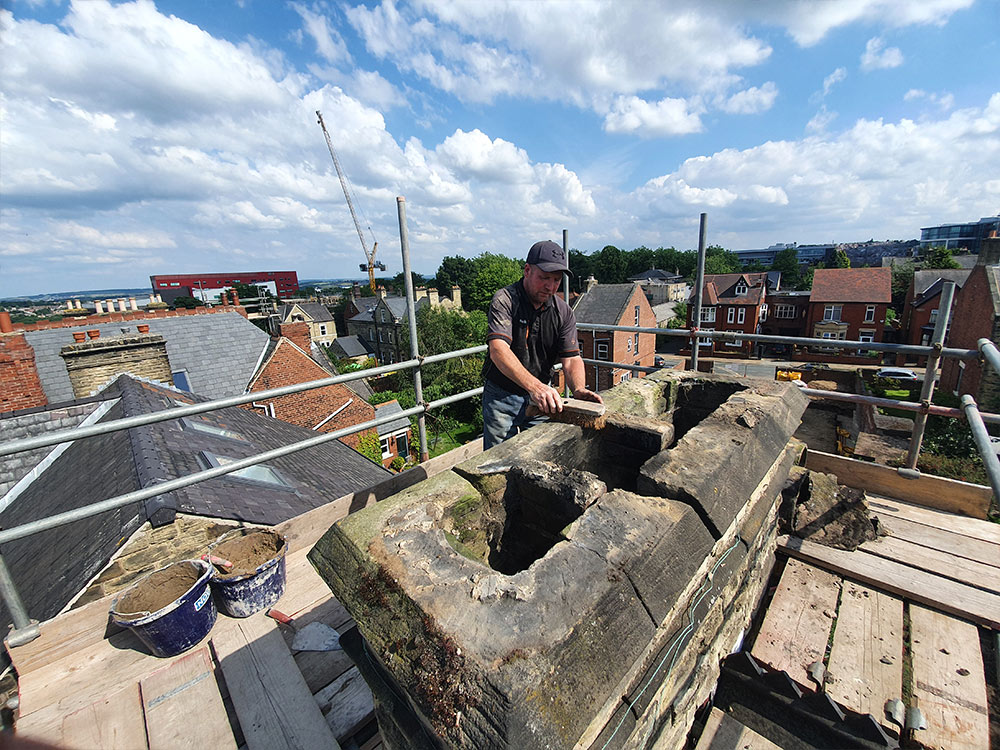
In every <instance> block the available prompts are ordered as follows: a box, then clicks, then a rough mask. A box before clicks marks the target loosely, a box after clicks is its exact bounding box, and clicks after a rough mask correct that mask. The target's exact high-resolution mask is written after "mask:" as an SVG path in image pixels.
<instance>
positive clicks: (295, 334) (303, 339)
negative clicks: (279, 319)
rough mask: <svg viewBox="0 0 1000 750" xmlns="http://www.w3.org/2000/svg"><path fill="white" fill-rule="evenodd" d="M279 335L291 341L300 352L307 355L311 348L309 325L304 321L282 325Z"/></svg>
mask: <svg viewBox="0 0 1000 750" xmlns="http://www.w3.org/2000/svg"><path fill="white" fill-rule="evenodd" d="M280 331H281V335H282V336H284V337H285V338H286V339H288V340H289V341H291V342H292V343H293V344H295V345H296V346H297V347H299V348H300V349H302V351H304V352H306V353H307V354H308V353H309V350H310V349H311V348H312V336H311V335H310V333H309V324H308V323H306V322H305V321H299V322H297V323H282V324H281V327H280Z"/></svg>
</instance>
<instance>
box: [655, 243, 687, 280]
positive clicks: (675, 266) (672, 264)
mask: <svg viewBox="0 0 1000 750" xmlns="http://www.w3.org/2000/svg"><path fill="white" fill-rule="evenodd" d="M653 257H654V259H655V260H654V263H655V265H656V267H657V268H660V269H662V270H664V271H673V272H676V273H679V274H680V275H681V276H684V277H685V278H688V279H692V278H694V274H695V271H696V270H697V267H698V254H697V253H695V252H692V251H690V250H687V251H683V252H682V251H680V250H676V249H674V248H672V247H658V248H657V249H656V251H655V252H654V253H653Z"/></svg>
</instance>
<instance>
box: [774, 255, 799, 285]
mask: <svg viewBox="0 0 1000 750" xmlns="http://www.w3.org/2000/svg"><path fill="white" fill-rule="evenodd" d="M771 270H772V271H780V272H781V286H782V287H784V288H786V289H797V288H798V287H799V284H800V283H801V282H802V272H801V270H800V269H799V251H798V249H797V248H795V247H786V248H785V249H784V250H779V251H778V252H777V253H776V254H775V256H774V263H772V264H771Z"/></svg>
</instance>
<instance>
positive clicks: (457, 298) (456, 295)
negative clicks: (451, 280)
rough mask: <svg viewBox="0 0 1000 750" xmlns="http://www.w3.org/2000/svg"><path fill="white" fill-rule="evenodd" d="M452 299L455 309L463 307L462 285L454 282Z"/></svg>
mask: <svg viewBox="0 0 1000 750" xmlns="http://www.w3.org/2000/svg"><path fill="white" fill-rule="evenodd" d="M451 301H452V302H454V303H455V309H456V310H461V309H462V287H460V286H459V285H458V284H453V285H452V287H451Z"/></svg>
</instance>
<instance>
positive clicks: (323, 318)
mask: <svg viewBox="0 0 1000 750" xmlns="http://www.w3.org/2000/svg"><path fill="white" fill-rule="evenodd" d="M296 307H297V308H299V309H300V310H301V311H302V312H303V313H305V314H306V315H307V316H308V319H309V320H310V321H312V322H314V323H326V322H329V321H332V320H333V316H332V315H331V314H330V311H329V310H328V309H327V308H326V305H321V304H319V303H318V302H294V303H291V304H285V305H282V307H281V322H282V323H287V322H288V318H289V316H291V314H292V310H294V309H295V308H296Z"/></svg>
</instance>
